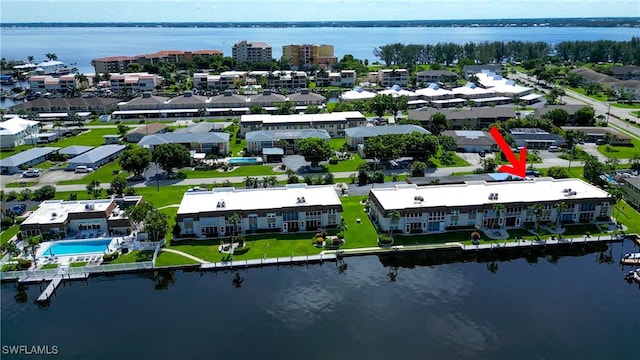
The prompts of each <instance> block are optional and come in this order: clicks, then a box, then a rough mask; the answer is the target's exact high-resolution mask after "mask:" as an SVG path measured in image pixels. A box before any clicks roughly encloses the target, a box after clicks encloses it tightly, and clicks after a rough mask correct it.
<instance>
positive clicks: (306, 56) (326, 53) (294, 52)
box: [282, 44, 338, 69]
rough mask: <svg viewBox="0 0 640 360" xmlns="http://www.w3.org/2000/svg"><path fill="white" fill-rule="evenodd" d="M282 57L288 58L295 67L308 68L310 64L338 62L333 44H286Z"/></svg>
mask: <svg viewBox="0 0 640 360" xmlns="http://www.w3.org/2000/svg"><path fill="white" fill-rule="evenodd" d="M282 59H284V60H288V61H289V63H290V64H291V67H292V68H293V69H306V68H308V67H309V66H310V65H318V66H322V67H328V66H331V65H332V64H335V63H336V62H338V58H337V57H336V56H335V55H334V54H333V45H325V44H322V45H315V44H302V45H284V46H282Z"/></svg>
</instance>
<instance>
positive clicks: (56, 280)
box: [38, 274, 62, 302]
mask: <svg viewBox="0 0 640 360" xmlns="http://www.w3.org/2000/svg"><path fill="white" fill-rule="evenodd" d="M61 283H62V275H60V274H58V275H56V276H54V277H53V279H52V280H51V282H50V283H49V285H47V288H46V289H44V291H43V292H42V294H40V296H38V302H45V301H48V300H49V298H50V297H51V295H53V293H54V292H55V291H56V289H57V288H58V285H60V284H61Z"/></svg>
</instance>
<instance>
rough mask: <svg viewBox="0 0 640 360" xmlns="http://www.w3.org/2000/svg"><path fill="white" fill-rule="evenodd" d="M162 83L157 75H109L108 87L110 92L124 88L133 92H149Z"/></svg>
mask: <svg viewBox="0 0 640 360" xmlns="http://www.w3.org/2000/svg"><path fill="white" fill-rule="evenodd" d="M161 81H162V78H161V77H160V76H158V75H154V74H149V73H124V74H111V77H110V79H109V86H110V87H111V91H114V92H116V91H120V90H123V89H125V88H129V89H131V91H133V92H139V91H151V90H154V89H155V88H156V86H157V85H158V84H160V82H161Z"/></svg>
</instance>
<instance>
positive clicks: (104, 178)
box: [58, 161, 129, 185]
mask: <svg viewBox="0 0 640 360" xmlns="http://www.w3.org/2000/svg"><path fill="white" fill-rule="evenodd" d="M115 170H118V175H124V176H125V178H126V177H129V173H128V172H126V171H122V169H121V168H120V165H118V163H117V162H115V161H112V162H109V163H107V164H105V165H103V166H101V167H99V168H98V169H96V170H95V171H93V172H91V173H89V174H87V175H86V176H84V177H82V179H77V180H64V181H60V182H58V185H74V184H89V183H90V182H91V181H93V180H98V181H100V182H101V183H110V182H111V180H113V178H114V177H115V176H116V175H113V172H114V171H115Z"/></svg>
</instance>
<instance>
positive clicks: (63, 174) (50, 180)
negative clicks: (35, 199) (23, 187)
mask: <svg viewBox="0 0 640 360" xmlns="http://www.w3.org/2000/svg"><path fill="white" fill-rule="evenodd" d="M86 175H87V174H76V173H75V172H73V171H65V170H63V169H49V170H45V171H43V172H42V174H41V175H40V176H39V177H35V178H26V177H23V176H22V174H13V175H0V184H2V185H3V188H4V185H6V184H10V183H19V182H25V183H27V182H34V181H35V182H37V183H38V185H54V184H56V183H57V182H59V181H65V180H76V179H82V178H83V177H84V176H86Z"/></svg>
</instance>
